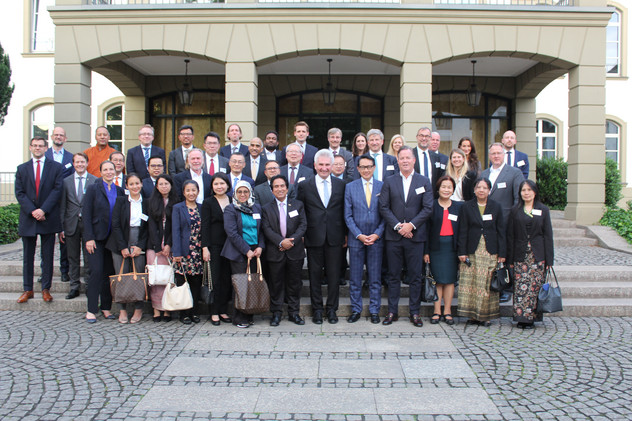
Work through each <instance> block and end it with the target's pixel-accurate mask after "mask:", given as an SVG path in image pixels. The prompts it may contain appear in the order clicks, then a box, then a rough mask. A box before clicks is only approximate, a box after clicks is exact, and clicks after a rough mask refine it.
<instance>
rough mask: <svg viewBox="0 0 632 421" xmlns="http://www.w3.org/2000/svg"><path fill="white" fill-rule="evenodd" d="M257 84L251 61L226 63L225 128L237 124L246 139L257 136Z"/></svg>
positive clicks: (254, 66) (255, 71)
mask: <svg viewBox="0 0 632 421" xmlns="http://www.w3.org/2000/svg"><path fill="white" fill-rule="evenodd" d="M257 85H258V75H257V66H256V65H255V64H254V63H253V62H227V63H226V128H228V126H229V125H230V124H239V126H240V127H241V132H242V134H243V139H246V140H249V139H252V138H253V137H254V136H257V97H258V86H257ZM246 144H247V142H246Z"/></svg>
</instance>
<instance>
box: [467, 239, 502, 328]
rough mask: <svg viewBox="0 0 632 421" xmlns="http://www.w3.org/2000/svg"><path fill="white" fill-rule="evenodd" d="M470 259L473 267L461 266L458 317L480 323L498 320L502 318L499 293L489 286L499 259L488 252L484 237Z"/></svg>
mask: <svg viewBox="0 0 632 421" xmlns="http://www.w3.org/2000/svg"><path fill="white" fill-rule="evenodd" d="M469 257H470V262H472V266H470V267H468V266H467V265H465V264H461V277H460V279H459V308H458V315H459V316H461V317H467V318H469V319H472V320H478V321H479V322H486V321H489V320H492V319H497V318H499V317H500V311H499V306H498V298H499V297H498V293H497V292H492V291H490V290H489V284H490V281H491V278H492V272H493V270H494V268H495V267H496V264H497V262H498V257H497V255H495V254H494V255H492V254H489V253H488V252H487V247H486V246H485V238H484V237H483V236H481V240H480V242H479V243H478V247H477V248H476V252H474V254H473V255H469Z"/></svg>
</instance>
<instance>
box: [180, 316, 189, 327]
mask: <svg viewBox="0 0 632 421" xmlns="http://www.w3.org/2000/svg"><path fill="white" fill-rule="evenodd" d="M180 321H181V322H182V323H183V324H185V325H190V324H191V323H192V322H191V318H190V317H188V316H185V317H181V318H180Z"/></svg>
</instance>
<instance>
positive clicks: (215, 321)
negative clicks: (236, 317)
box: [209, 317, 222, 326]
mask: <svg viewBox="0 0 632 421" xmlns="http://www.w3.org/2000/svg"><path fill="white" fill-rule="evenodd" d="M209 320H210V322H211V324H212V325H213V326H219V325H220V324H221V323H222V322H220V321H219V318H218V319H217V320H213V318H212V317H211V318H210V319H209Z"/></svg>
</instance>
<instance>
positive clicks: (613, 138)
mask: <svg viewBox="0 0 632 421" xmlns="http://www.w3.org/2000/svg"><path fill="white" fill-rule="evenodd" d="M620 133H621V128H620V127H619V125H618V124H617V123H615V122H614V121H612V120H606V158H610V159H612V160H613V161H615V162H616V163H617V165H618V164H619V146H620Z"/></svg>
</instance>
